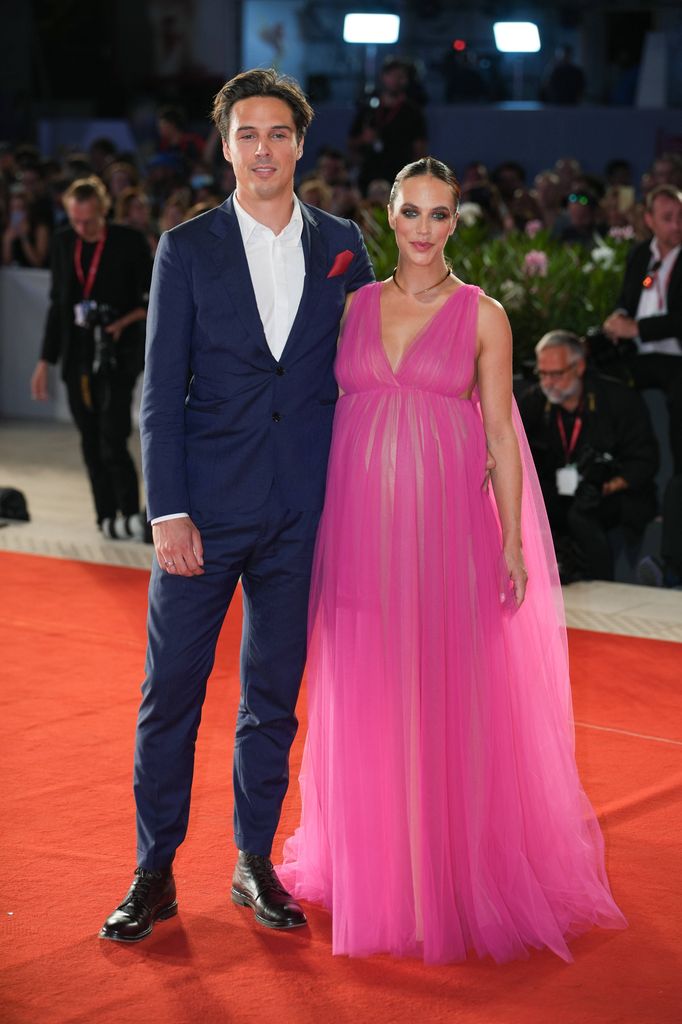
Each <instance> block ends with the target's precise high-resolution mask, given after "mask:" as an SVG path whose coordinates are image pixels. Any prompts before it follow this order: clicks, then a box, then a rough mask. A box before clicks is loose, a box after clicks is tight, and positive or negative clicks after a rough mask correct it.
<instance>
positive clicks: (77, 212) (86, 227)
mask: <svg viewBox="0 0 682 1024" xmlns="http://www.w3.org/2000/svg"><path fill="white" fill-rule="evenodd" d="M64 205H65V207H66V213H67V215H68V218H69V223H70V224H71V227H72V228H73V230H74V231H75V232H76V234H77V235H80V237H81V238H82V239H83V241H84V242H96V241H97V239H98V238H99V237H100V234H101V232H102V228H103V227H104V214H103V213H102V208H101V206H100V204H99V201H98V200H97V199H84V200H81V201H79V200H77V199H73V198H72V199H67V200H66V203H65V204H64Z"/></svg>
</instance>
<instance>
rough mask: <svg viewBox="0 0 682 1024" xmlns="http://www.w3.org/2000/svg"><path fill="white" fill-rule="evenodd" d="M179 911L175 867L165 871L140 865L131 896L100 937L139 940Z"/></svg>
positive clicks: (106, 925) (110, 918) (111, 916)
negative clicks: (148, 868) (145, 868)
mask: <svg viewBox="0 0 682 1024" xmlns="http://www.w3.org/2000/svg"><path fill="white" fill-rule="evenodd" d="M177 912H178V901H177V899H176V898H175V879H174V878H173V870H172V868H165V869H163V870H161V871H145V870H144V868H137V870H136V871H135V878H134V879H133V884H132V885H131V886H130V889H129V890H128V895H127V896H126V898H125V899H124V900H123V903H121V905H120V906H118V907H116V910H115V911H114V912H113V914H111V915H110V917H108V918H107V919H106V921H105V922H104V924H103V925H102V928H101V931H100V933H99V937H100V939H113V940H114V941H115V942H139V941H140V939H144V938H145V936H147V935H149V934H151V930H152V928H153V927H154V922H155V921H164V920H165V919H166V918H167V917H174V916H175V915H176V914H177Z"/></svg>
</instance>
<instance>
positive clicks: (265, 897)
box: [232, 851, 307, 928]
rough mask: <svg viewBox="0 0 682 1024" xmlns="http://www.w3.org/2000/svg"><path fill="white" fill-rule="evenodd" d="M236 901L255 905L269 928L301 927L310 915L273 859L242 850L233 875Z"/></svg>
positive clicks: (259, 916) (241, 905)
mask: <svg viewBox="0 0 682 1024" xmlns="http://www.w3.org/2000/svg"><path fill="white" fill-rule="evenodd" d="M232 902H233V903H236V904H237V905H238V906H240V907H251V909H252V910H253V912H254V914H255V915H256V920H257V921H259V922H260V923H261V924H264V925H265V927H266V928H300V927H301V925H304V924H306V923H307V922H306V916H305V914H304V913H303V911H302V910H301V908H300V906H299V905H298V903H297V902H296V900H295V899H293V897H292V896H290V895H289V893H288V892H287V891H286V889H285V888H284V887H283V885H282V883H281V882H280V880H279V878H278V877H277V875H276V874H275V870H274V868H273V866H272V861H271V860H270V859H269V858H268V857H260V856H258V854H255V853H243V852H241V851H240V853H239V859H238V860H237V866H236V868H235V869H234V876H233V878H232Z"/></svg>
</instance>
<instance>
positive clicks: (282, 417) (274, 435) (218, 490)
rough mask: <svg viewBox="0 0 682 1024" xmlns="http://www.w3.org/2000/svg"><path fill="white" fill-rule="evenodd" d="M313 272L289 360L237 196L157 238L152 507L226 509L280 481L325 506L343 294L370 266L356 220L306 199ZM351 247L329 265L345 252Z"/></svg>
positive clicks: (149, 380)
mask: <svg viewBox="0 0 682 1024" xmlns="http://www.w3.org/2000/svg"><path fill="white" fill-rule="evenodd" d="M301 206H302V212H303V233H302V242H303V251H304V255H305V285H304V289H303V295H302V298H301V304H300V306H299V309H298V313H297V315H296V319H295V321H294V324H293V326H292V328H291V333H290V334H289V337H288V340H287V343H286V346H285V348H284V352H283V354H282V356H281V358H280V360H279V362H278V361H277V360H276V359H275V358H274V356H273V355H272V353H271V352H270V350H269V348H268V345H267V341H266V339H265V333H264V331H263V326H262V323H261V320H260V317H259V314H258V307H257V305H256V299H255V295H254V291H253V287H252V284H251V277H250V275H249V269H248V264H247V260H246V254H245V252H244V247H243V244H242V238H241V232H240V230H239V224H238V222H237V217H236V214H235V211H234V206H233V203H232V197H230V198H228V199H227V200H226V201H225V202H224V203H223V204H222V205H221V206H219V207H218V208H217V209H216V210H211V211H210V212H209V213H205V214H203V215H202V216H200V217H197V218H195V219H194V220H191V221H188V222H186V223H185V224H181V225H179V226H178V227H176V228H173V229H172V230H171V231H168V232H166V233H165V234H164V235H162V237H161V241H160V243H159V247H158V250H157V253H156V259H155V263H154V273H153V276H152V287H151V293H150V299H149V313H148V317H147V349H146V361H145V378H144V389H143V397H142V408H141V415H140V433H141V436H142V459H143V468H144V477H145V486H146V493H147V514H148V516H149V518H150V519H153V518H156V517H158V516H163V515H170V514H171V513H175V512H188V513H189V514H190V515H192V516H195V517H196V518H197V519H198V521H200V522H201V521H202V520H205V519H210V520H212V521H216V520H217V521H219V522H220V521H222V522H224V521H226V520H227V519H228V518H229V516H230V513H231V512H235V511H236V512H244V511H246V512H248V511H251V510H255V509H257V508H258V507H259V506H261V505H262V504H263V503H264V502H265V500H266V498H267V497H268V494H269V493H270V490H271V487H272V484H273V481H276V482H277V485H278V487H279V492H280V493H281V495H282V497H283V499H284V502H285V504H286V507H288V508H291V509H294V510H314V509H319V508H320V507H321V505H322V501H323V497H324V485H325V477H326V467H327V457H328V452H329V443H330V439H331V427H332V418H333V413H334V404H335V401H336V396H337V386H336V382H335V380H334V376H333V371H332V368H333V362H334V358H335V354H336V341H337V335H338V329H339V319H340V317H341V314H342V312H343V306H344V302H345V298H346V294H347V293H348V292H349V291H355V290H356V289H357V288H360V287H361V286H362V285H364V284H367V283H368V282H370V281H372V280H373V279H374V273H373V271H372V267H371V264H370V262H369V257H368V255H367V251H366V249H365V246H364V242H363V240H362V236H361V234H360V231H359V229H358V227H357V225H355V224H354V223H352V222H351V221H347V220H341V219H340V218H338V217H332V216H331V215H330V214H327V213H323V212H322V211H320V210H316V209H314V208H313V207H310V206H306V205H304V204H301ZM345 250H349V251H350V252H352V253H353V259H352V260H351V262H350V265H349V266H348V267H347V269H346V270H345V272H344V273H341V274H335V275H334V276H332V277H329V276H328V275H329V273H330V271H331V269H332V266H333V264H334V260H335V257H336V256H337V255H338V254H339V253H341V252H344V251H345Z"/></svg>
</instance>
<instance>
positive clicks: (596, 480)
mask: <svg viewBox="0 0 682 1024" xmlns="http://www.w3.org/2000/svg"><path fill="white" fill-rule="evenodd" d="M576 469H577V470H578V473H579V474H580V483H579V484H578V488H577V490H576V492H575V498H574V499H573V502H574V507H575V508H576V510H578V511H581V512H590V511H592V510H594V509H596V508H598V507H599V505H600V504H601V502H602V499H603V495H602V486H603V485H604V484H605V483H606V481H607V480H610V479H611V478H612V477H613V476H615V471H614V463H613V455H611V453H610V452H600V451H598V450H597V449H596V448H593V447H592V445H586V446H585V447H584V448H583V450H582V451H581V453H580V457H579V459H578V460H577V462H576Z"/></svg>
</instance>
